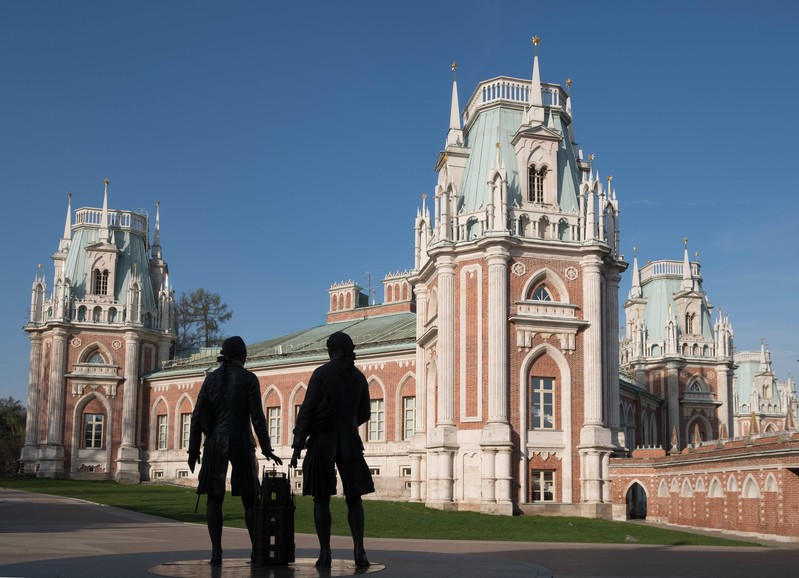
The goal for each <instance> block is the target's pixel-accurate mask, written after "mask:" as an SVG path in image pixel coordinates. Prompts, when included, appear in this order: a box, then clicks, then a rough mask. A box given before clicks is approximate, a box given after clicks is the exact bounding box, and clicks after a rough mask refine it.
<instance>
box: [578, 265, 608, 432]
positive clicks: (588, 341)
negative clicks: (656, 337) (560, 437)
mask: <svg viewBox="0 0 799 578" xmlns="http://www.w3.org/2000/svg"><path fill="white" fill-rule="evenodd" d="M582 266H583V308H584V311H585V320H586V321H587V322H588V327H586V329H585V333H584V334H583V347H584V350H585V351H584V359H585V362H584V363H585V366H584V368H583V382H584V384H583V390H584V392H585V400H584V403H585V421H584V424H585V425H598V426H601V425H602V378H603V375H604V372H603V370H602V299H601V293H600V291H601V286H602V279H601V272H600V260H599V257H597V256H596V255H591V256H588V257H586V258H585V259H584V260H583V262H582Z"/></svg>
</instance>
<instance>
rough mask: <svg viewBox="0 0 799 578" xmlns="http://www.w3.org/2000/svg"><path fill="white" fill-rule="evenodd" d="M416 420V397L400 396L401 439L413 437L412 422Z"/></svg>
mask: <svg viewBox="0 0 799 578" xmlns="http://www.w3.org/2000/svg"><path fill="white" fill-rule="evenodd" d="M415 421H416V398H415V397H403V398H402V439H404V440H409V439H411V438H412V437H413V431H414V423H415Z"/></svg>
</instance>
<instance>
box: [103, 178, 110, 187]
mask: <svg viewBox="0 0 799 578" xmlns="http://www.w3.org/2000/svg"><path fill="white" fill-rule="evenodd" d="M103 184H104V185H105V186H106V187H107V186H108V185H110V184H111V181H109V180H108V179H103Z"/></svg>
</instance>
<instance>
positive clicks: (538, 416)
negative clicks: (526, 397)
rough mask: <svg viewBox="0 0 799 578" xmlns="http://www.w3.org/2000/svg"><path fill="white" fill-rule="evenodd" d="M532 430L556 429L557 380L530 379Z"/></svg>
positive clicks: (546, 378) (544, 378)
mask: <svg viewBox="0 0 799 578" xmlns="http://www.w3.org/2000/svg"><path fill="white" fill-rule="evenodd" d="M530 409H531V412H530V413H531V415H530V428H531V429H555V380H554V379H552V378H551V377H531V378H530Z"/></svg>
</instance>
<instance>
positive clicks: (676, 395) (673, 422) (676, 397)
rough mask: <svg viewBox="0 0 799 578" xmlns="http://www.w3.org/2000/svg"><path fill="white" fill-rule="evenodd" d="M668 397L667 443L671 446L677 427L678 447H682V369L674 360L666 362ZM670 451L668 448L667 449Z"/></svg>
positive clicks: (667, 445)
mask: <svg viewBox="0 0 799 578" xmlns="http://www.w3.org/2000/svg"><path fill="white" fill-rule="evenodd" d="M666 381H667V386H666V387H667V399H668V405H669V429H668V432H667V434H666V435H667V438H666V440H665V441H666V445H665V446H664V447H668V448H670V447H671V436H672V434H673V432H674V428H675V427H676V428H677V447H678V448H680V449H681V448H682V447H683V445H682V441H681V440H682V432H681V431H680V369H679V367H678V366H677V364H676V363H675V362H673V361H669V362H667V363H666ZM667 451H668V450H667Z"/></svg>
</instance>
